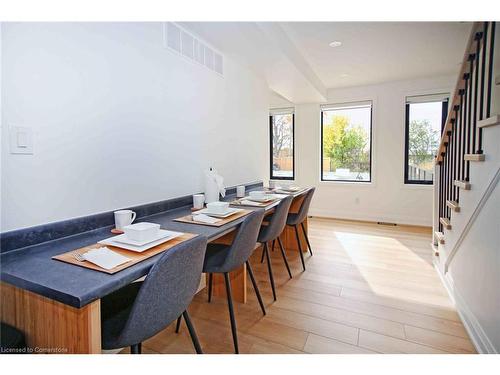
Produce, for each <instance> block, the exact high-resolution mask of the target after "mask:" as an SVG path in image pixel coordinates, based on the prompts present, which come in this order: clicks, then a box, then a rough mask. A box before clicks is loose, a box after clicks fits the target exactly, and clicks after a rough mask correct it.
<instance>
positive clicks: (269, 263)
mask: <svg viewBox="0 0 500 375" xmlns="http://www.w3.org/2000/svg"><path fill="white" fill-rule="evenodd" d="M264 252H265V254H266V260H267V270H268V272H269V280H270V281H271V288H272V290H273V298H274V300H275V301H276V288H275V287H274V277H273V266H272V265H271V259H270V257H269V251H268V248H267V242H266V243H265V244H264Z"/></svg>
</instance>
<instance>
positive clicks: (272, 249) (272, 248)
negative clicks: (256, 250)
mask: <svg viewBox="0 0 500 375" xmlns="http://www.w3.org/2000/svg"><path fill="white" fill-rule="evenodd" d="M275 243H276V239H274V240H273V244H272V246H271V251H274V244H275Z"/></svg>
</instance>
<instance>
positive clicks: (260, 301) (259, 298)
mask: <svg viewBox="0 0 500 375" xmlns="http://www.w3.org/2000/svg"><path fill="white" fill-rule="evenodd" d="M246 265H247V270H248V274H249V275H250V280H252V285H253V289H254V290H255V294H256V295H257V299H258V300H259V305H260V308H261V310H262V313H263V314H264V315H266V308H265V307H264V303H263V302H262V297H261V296H260V291H259V286H258V285H257V283H256V282H255V278H254V277H253V271H252V267H251V266H250V262H249V261H248V260H247V261H246Z"/></svg>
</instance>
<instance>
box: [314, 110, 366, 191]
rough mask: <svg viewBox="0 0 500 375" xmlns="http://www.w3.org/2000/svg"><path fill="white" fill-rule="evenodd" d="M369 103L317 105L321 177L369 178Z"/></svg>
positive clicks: (335, 178) (341, 178) (334, 178)
mask: <svg viewBox="0 0 500 375" xmlns="http://www.w3.org/2000/svg"><path fill="white" fill-rule="evenodd" d="M371 133H372V102H362V103H349V104H339V105H325V106H322V108H321V180H322V181H355V182H370V181H371V143H372V137H371Z"/></svg>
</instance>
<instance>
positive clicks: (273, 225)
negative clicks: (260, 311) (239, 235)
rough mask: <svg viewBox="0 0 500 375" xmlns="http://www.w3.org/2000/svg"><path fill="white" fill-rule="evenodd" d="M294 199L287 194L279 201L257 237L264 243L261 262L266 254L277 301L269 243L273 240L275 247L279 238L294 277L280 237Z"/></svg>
mask: <svg viewBox="0 0 500 375" xmlns="http://www.w3.org/2000/svg"><path fill="white" fill-rule="evenodd" d="M292 200H293V197H292V196H291V195H290V196H287V197H286V198H283V199H282V200H281V201H280V202H279V204H278V205H277V206H276V207H275V208H274V212H273V214H272V215H270V216H269V217H267V218H266V219H267V221H266V222H265V225H262V226H261V228H260V231H259V236H258V238H257V242H260V243H261V244H262V245H263V247H262V259H261V262H262V261H263V259H264V256H265V257H266V260H267V270H268V272H269V280H270V282H271V289H272V291H273V298H274V300H275V301H276V288H275V286H274V277H273V267H272V265H271V259H270V257H269V246H268V243H269V242H271V241H273V247H274V242H275V241H276V240H278V244H279V247H280V250H281V255H282V257H283V260H284V261H285V266H286V269H287V271H288V275H289V276H290V278H292V272H291V271H290V266H289V265H288V260H287V259H286V254H285V249H284V248H283V244H282V243H281V239H280V235H281V233H282V232H283V229H285V225H286V220H287V215H288V210H289V209H290V205H291V204H292Z"/></svg>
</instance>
